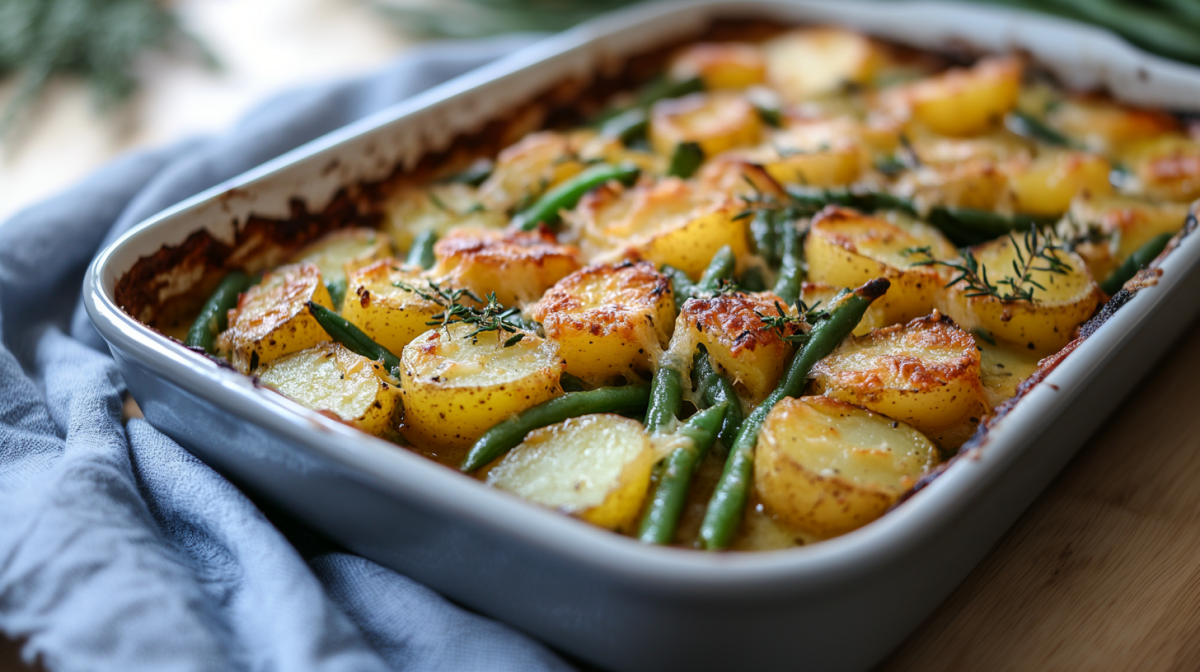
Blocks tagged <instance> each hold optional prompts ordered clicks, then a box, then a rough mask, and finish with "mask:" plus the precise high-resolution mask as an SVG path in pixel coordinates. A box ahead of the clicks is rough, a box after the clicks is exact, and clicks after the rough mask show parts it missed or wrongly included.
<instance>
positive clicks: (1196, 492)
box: [0, 324, 1200, 672]
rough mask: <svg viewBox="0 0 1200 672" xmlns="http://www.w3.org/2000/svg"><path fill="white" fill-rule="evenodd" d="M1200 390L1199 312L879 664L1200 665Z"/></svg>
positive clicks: (11, 661)
mask: <svg viewBox="0 0 1200 672" xmlns="http://www.w3.org/2000/svg"><path fill="white" fill-rule="evenodd" d="M1198 391H1200V324H1196V325H1193V328H1192V329H1191V330H1190V331H1189V333H1188V335H1186V336H1185V337H1184V338H1183V339H1182V340H1181V341H1180V342H1179V343H1177V344H1176V346H1175V347H1174V348H1173V349H1172V351H1171V352H1169V353H1167V354H1166V355H1165V356H1164V357H1163V360H1162V361H1161V362H1160V363H1159V365H1158V367H1157V369H1156V370H1155V371H1154V372H1153V373H1151V374H1150V375H1149V376H1148V377H1147V378H1146V379H1145V380H1144V381H1143V382H1142V383H1141V385H1139V386H1138V388H1137V389H1136V390H1135V391H1134V392H1133V393H1132V394H1131V395H1130V397H1129V398H1128V399H1127V400H1126V402H1125V404H1124V406H1123V408H1121V409H1120V411H1119V412H1118V413H1116V414H1114V416H1113V418H1112V419H1111V420H1110V421H1109V422H1108V423H1107V424H1105V425H1104V426H1102V427H1101V428H1100V430H1099V431H1098V432H1097V433H1096V435H1095V436H1094V437H1093V438H1092V440H1091V441H1090V442H1089V443H1088V444H1087V445H1086V446H1084V448H1083V449H1082V450H1081V451H1080V452H1079V454H1078V455H1077V456H1076V457H1075V459H1074V460H1073V461H1072V462H1071V463H1070V464H1069V465H1068V466H1067V468H1066V469H1065V470H1063V472H1062V474H1060V475H1059V477H1058V479H1057V480H1055V481H1054V482H1053V483H1052V484H1051V485H1050V487H1049V488H1047V490H1046V491H1045V492H1044V493H1043V494H1042V496H1041V497H1039V498H1038V499H1037V501H1035V502H1034V504H1033V505H1032V506H1031V507H1030V508H1029V510H1027V511H1026V512H1025V514H1024V515H1023V516H1022V517H1021V518H1020V520H1019V521H1018V522H1017V524H1016V525H1014V526H1013V528H1012V529H1011V530H1009V531H1008V533H1007V534H1006V535H1005V536H1004V537H1003V538H1002V539H1001V541H1000V543H999V544H998V545H997V546H996V548H994V549H993V550H992V552H991V553H990V554H989V555H988V556H987V558H985V559H984V561H983V562H982V563H981V564H980V565H979V567H977V568H976V569H975V571H974V572H972V573H971V575H970V576H968V577H967V580H966V581H964V582H963V584H962V585H961V586H960V587H959V588H958V590H956V591H955V592H954V593H953V594H952V595H951V596H950V599H949V600H947V601H946V603H945V604H943V605H942V606H941V607H939V608H938V610H937V611H935V612H934V614H933V615H932V616H931V617H930V618H929V620H928V621H927V622H926V623H925V624H924V625H922V626H921V627H920V628H919V629H918V630H917V632H916V633H915V634H914V635H913V636H912V637H910V638H909V639H908V641H906V642H905V643H904V644H902V645H901V646H900V648H899V649H897V650H896V652H895V653H893V654H892V656H891V657H890V658H889V659H888V660H887V661H885V662H884V663H883V664H882V665H880V666H879V667H878V668H877V670H876V672H907V671H909V670H922V671H923V672H938V671H940V670H972V671H973V672H1000V671H1008V670H1106V671H1107V670H1114V671H1115V670H1138V671H1142V670H1146V671H1159V670H1162V671H1168V670H1169V671H1172V672H1174V671H1179V672H1184V671H1189V672H1190V671H1193V670H1200V394H1198ZM17 652H18V649H17V647H16V646H15V645H14V644H12V643H8V642H4V641H2V640H0V672H18V671H21V672H24V671H25V670H28V669H30V668H26V667H24V666H22V665H21V664H20V662H19V657H18V654H17ZM38 669H40V668H38Z"/></svg>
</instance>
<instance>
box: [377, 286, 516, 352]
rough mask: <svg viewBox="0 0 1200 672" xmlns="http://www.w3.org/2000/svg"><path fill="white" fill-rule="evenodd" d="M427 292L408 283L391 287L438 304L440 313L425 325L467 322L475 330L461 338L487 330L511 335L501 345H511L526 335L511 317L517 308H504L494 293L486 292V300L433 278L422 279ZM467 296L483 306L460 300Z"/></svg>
mask: <svg viewBox="0 0 1200 672" xmlns="http://www.w3.org/2000/svg"><path fill="white" fill-rule="evenodd" d="M425 282H426V284H427V287H428V291H425V290H422V289H420V288H419V287H417V286H416V285H410V284H409V283H407V282H402V281H397V282H393V283H392V286H394V287H397V288H399V289H403V290H404V291H406V292H412V293H413V294H416V295H417V296H419V297H421V298H422V299H425V300H426V301H429V302H430V303H434V304H437V305H438V306H440V307H441V308H442V312H440V313H437V314H436V315H431V316H430V319H429V321H428V322H426V323H425V324H427V325H429V326H431V327H440V328H445V327H448V326H450V325H451V324H460V323H461V324H470V325H474V326H475V330H474V331H472V332H471V333H469V334H467V335H466V336H465V337H464V338H475V337H477V336H479V334H483V333H486V332H489V331H494V332H496V335H497V336H498V337H502V336H503V335H504V334H511V336H509V337H508V338H507V339H505V341H504V347H506V348H510V347H512V346H514V345H516V344H517V343H520V342H521V339H523V338H525V332H524V331H523V326H524V325H522V324H521V323H520V322H518V321H516V320H515V319H514V318H515V316H516V315H519V314H520V312H521V310H520V309H519V308H505V307H504V306H503V305H502V304H501V303H500V302H499V301H498V300H497V299H496V293H495V292H489V293H488V295H487V300H486V302H485V301H484V299H481V298H479V296H478V295H477V294H475V292H472V291H471V290H469V289H467V288H465V287H462V288H458V289H450V288H447V287H443V286H442V285H441V284H439V283H437V282H435V281H433V280H426V281H425ZM464 298H466V299H470V300H471V301H474V302H475V303H483V304H484V306H483V307H482V308H477V307H475V306H470V305H465V304H463V303H462V301H463V299H464Z"/></svg>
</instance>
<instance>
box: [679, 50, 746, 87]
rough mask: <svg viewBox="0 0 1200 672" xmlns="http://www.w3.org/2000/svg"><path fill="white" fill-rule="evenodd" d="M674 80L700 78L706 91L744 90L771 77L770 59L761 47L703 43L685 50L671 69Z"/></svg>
mask: <svg viewBox="0 0 1200 672" xmlns="http://www.w3.org/2000/svg"><path fill="white" fill-rule="evenodd" d="M668 73H669V74H670V76H671V78H672V79H675V80H680V81H682V80H685V79H691V78H692V77H699V78H700V79H702V80H704V88H705V89H708V90H710V91H712V90H715V89H744V88H746V87H747V86H753V85H755V84H759V83H761V82H762V81H763V80H764V79H765V78H766V76H767V60H766V57H765V56H763V52H762V49H761V48H760V47H759V46H758V45H754V44H746V43H743V42H700V43H697V44H692V45H689V46H687V47H685V48H684V49H682V50H681V51H680V52H679V53H678V54H676V55H675V57H674V58H672V59H671V65H670V67H669V69H668Z"/></svg>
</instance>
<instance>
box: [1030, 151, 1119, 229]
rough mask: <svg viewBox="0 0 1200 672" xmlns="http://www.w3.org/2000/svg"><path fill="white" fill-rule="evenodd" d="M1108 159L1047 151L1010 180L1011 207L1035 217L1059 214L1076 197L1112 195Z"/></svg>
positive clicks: (1083, 153)
mask: <svg viewBox="0 0 1200 672" xmlns="http://www.w3.org/2000/svg"><path fill="white" fill-rule="evenodd" d="M1110 172H1112V166H1110V165H1109V163H1108V160H1107V159H1105V158H1104V157H1102V156H1098V155H1096V154H1088V153H1086V152H1062V151H1057V152H1048V153H1045V154H1042V155H1041V156H1039V157H1038V158H1037V159H1036V160H1034V161H1033V163H1032V164H1030V165H1028V166H1026V167H1024V168H1022V169H1019V170H1017V171H1015V172H1014V173H1013V174H1012V175H1011V176H1010V177H1009V189H1011V191H1012V195H1013V206H1014V207H1015V208H1016V209H1017V210H1018V211H1020V212H1028V213H1030V214H1034V215H1061V214H1062V213H1064V212H1066V211H1067V208H1068V207H1070V205H1071V199H1073V198H1075V196H1076V195H1077V194H1085V195H1090V196H1098V197H1103V196H1107V195H1108V194H1110V193H1112V185H1111V184H1109V181H1108V174H1109V173H1110Z"/></svg>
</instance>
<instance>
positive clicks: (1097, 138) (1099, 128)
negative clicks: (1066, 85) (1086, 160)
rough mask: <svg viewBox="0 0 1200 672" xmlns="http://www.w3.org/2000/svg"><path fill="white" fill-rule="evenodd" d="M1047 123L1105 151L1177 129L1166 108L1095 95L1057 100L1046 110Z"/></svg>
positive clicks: (1177, 125)
mask: <svg viewBox="0 0 1200 672" xmlns="http://www.w3.org/2000/svg"><path fill="white" fill-rule="evenodd" d="M1046 123H1047V124H1048V125H1050V126H1051V127H1052V128H1054V129H1056V130H1058V131H1061V132H1062V133H1063V134H1065V135H1066V136H1068V137H1070V138H1073V139H1075V140H1077V141H1079V142H1082V143H1083V144H1084V145H1085V146H1087V147H1088V148H1089V149H1091V150H1092V151H1096V152H1105V153H1108V152H1120V151H1121V150H1123V149H1124V148H1126V147H1128V146H1129V145H1130V144H1133V143H1136V142H1140V141H1143V140H1150V139H1153V138H1157V137H1159V136H1161V135H1165V134H1168V133H1172V132H1176V131H1178V130H1179V121H1178V120H1177V119H1176V118H1175V117H1173V116H1171V115H1170V114H1167V113H1166V112H1161V111H1157V110H1154V111H1152V110H1141V109H1137V108H1133V107H1126V106H1124V105H1121V104H1119V103H1116V102H1114V101H1112V100H1109V99H1107V98H1101V97H1098V96H1071V97H1068V98H1065V99H1063V100H1059V101H1057V104H1056V105H1054V106H1052V107H1050V109H1048V110H1047V111H1046Z"/></svg>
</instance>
